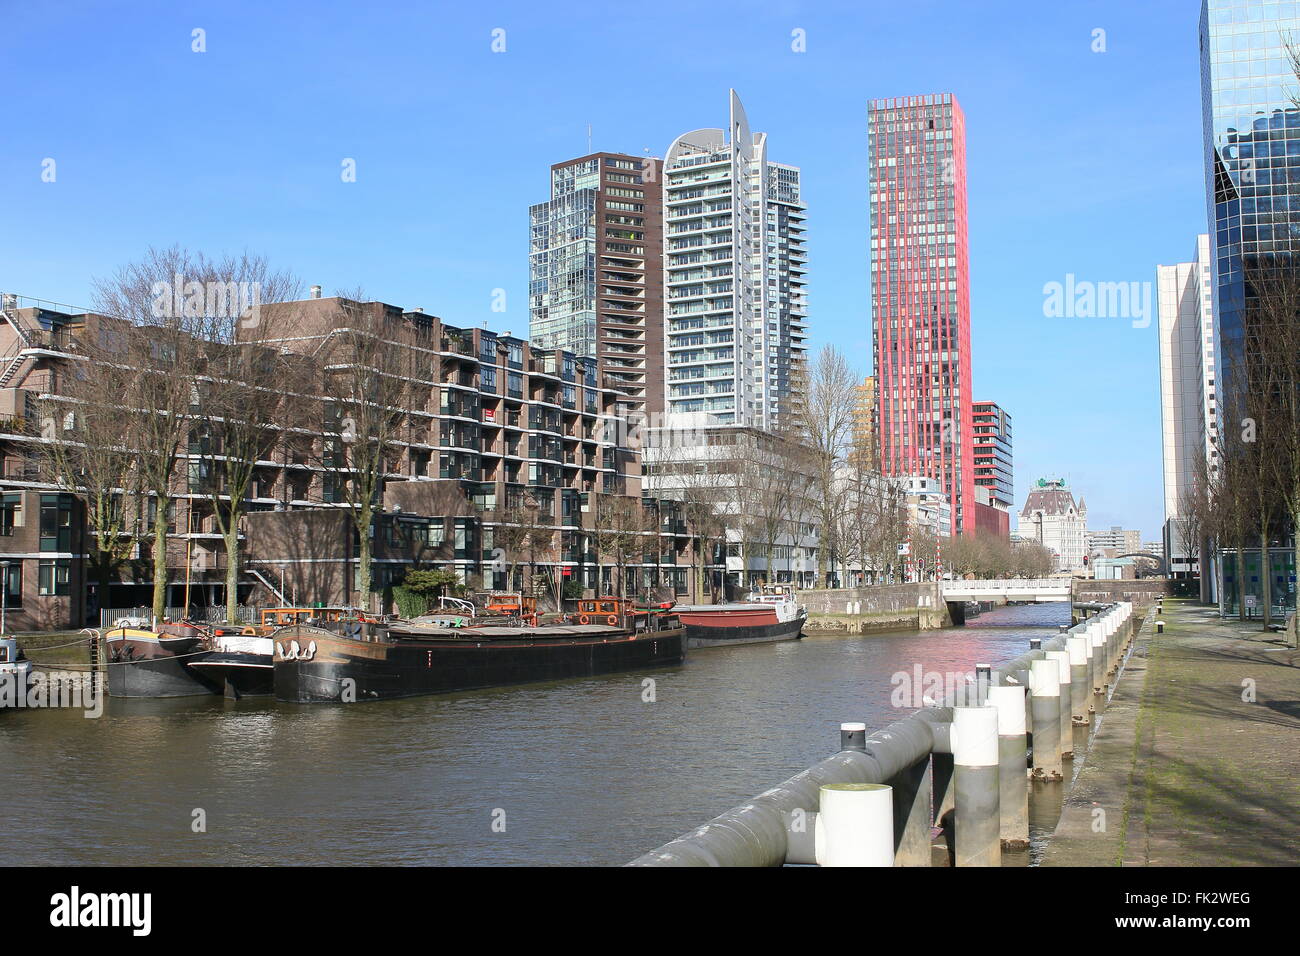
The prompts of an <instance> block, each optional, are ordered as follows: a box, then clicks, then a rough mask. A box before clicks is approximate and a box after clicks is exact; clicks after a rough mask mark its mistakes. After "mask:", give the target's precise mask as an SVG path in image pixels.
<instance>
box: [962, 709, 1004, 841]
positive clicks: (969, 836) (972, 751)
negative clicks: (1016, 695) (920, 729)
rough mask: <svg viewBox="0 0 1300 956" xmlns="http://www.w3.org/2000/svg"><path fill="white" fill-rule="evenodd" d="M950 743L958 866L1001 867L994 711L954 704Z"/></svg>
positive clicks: (996, 741)
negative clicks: (955, 801)
mask: <svg viewBox="0 0 1300 956" xmlns="http://www.w3.org/2000/svg"><path fill="white" fill-rule="evenodd" d="M952 744H953V764H954V776H955V779H956V789H957V808H956V811H955V813H954V816H955V818H956V822H955V827H954V829H955V831H956V832H955V834H954V836H955V840H954V851H955V852H954V862H955V864H956V865H957V866H1001V865H1002V840H1001V835H1000V834H1001V828H1002V822H1001V814H1000V811H999V808H998V805H999V787H998V710H997V708H996V707H954V708H953V709H952Z"/></svg>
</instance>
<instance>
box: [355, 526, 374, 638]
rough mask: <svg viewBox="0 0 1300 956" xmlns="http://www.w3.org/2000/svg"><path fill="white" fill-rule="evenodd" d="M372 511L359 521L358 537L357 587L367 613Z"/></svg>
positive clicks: (368, 607) (368, 605)
mask: <svg viewBox="0 0 1300 956" xmlns="http://www.w3.org/2000/svg"><path fill="white" fill-rule="evenodd" d="M371 518H372V516H371V513H370V511H369V509H367V510H366V511H365V513H364V515H363V520H362V521H361V522H360V523H359V527H358V529H357V530H358V531H359V532H360V533H359V534H358V535H357V539H358V541H359V542H360V545H359V547H358V548H357V581H356V589H357V592H358V593H359V594H360V600H359V602H358V603H359V604H360V605H361V609H362V610H363V611H365V612H366V613H367V614H368V613H370V610H371V608H370V600H371V592H370V580H371V578H370V548H371V544H370V524H371Z"/></svg>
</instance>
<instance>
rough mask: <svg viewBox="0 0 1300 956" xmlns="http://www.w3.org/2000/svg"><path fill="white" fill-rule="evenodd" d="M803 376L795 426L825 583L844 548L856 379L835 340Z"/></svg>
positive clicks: (818, 569)
mask: <svg viewBox="0 0 1300 956" xmlns="http://www.w3.org/2000/svg"><path fill="white" fill-rule="evenodd" d="M807 379H808V381H807V383H806V392H805V399H804V402H803V405H802V410H801V416H800V420H799V422H798V432H799V437H800V438H801V439H802V442H803V444H804V445H805V446H806V448H807V457H808V466H809V467H808V471H809V473H810V475H811V478H812V480H811V483H810V484H811V488H810V492H811V494H810V502H809V504H810V508H809V510H810V511H811V512H812V513H813V517H814V519H815V521H816V523H817V526H818V539H819V540H818V545H819V546H818V548H817V567H816V574H817V580H818V582H819V583H820V584H822V585H823V586H825V587H829V586H830V577H831V574H832V573H833V571H834V565H835V562H836V560H837V559H839V557H840V552H841V551H842V550H843V543H842V542H841V540H840V537H839V530H840V528H841V526H842V522H841V515H842V513H843V511H844V509H845V492H846V488H845V483H844V481H843V480H842V473H843V470H844V468H845V466H846V463H847V460H848V458H849V455H850V454H851V453H852V451H853V425H854V410H855V407H856V402H857V385H858V380H857V377H856V376H855V375H854V373H853V371H852V370H851V369H850V368H849V364H848V362H847V361H846V360H845V358H844V356H843V354H841V353H840V352H839V351H838V350H837V349H836V348H835V346H833V345H827V346H825V347H824V348H823V349H822V350H821V352H820V353H819V354H818V356H817V360H816V362H815V363H814V364H813V367H812V369H811V372H810V373H809V374H808V375H807Z"/></svg>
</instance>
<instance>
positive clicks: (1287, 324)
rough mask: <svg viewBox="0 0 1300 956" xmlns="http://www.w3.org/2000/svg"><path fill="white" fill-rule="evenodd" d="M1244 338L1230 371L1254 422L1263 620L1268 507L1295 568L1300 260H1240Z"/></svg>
mask: <svg viewBox="0 0 1300 956" xmlns="http://www.w3.org/2000/svg"><path fill="white" fill-rule="evenodd" d="M1245 282H1246V285H1247V287H1248V288H1249V290H1250V292H1251V293H1252V298H1250V299H1248V308H1247V314H1246V321H1245V323H1244V325H1245V330H1244V331H1245V338H1244V341H1243V348H1242V351H1243V353H1244V354H1243V355H1242V356H1241V358H1242V361H1241V363H1240V367H1239V370H1238V376H1237V377H1238V378H1244V379H1245V383H1244V387H1245V388H1246V389H1247V391H1248V400H1247V403H1246V404H1247V405H1248V411H1249V412H1251V413H1252V415H1251V417H1252V418H1254V423H1255V426H1256V434H1255V435H1254V437H1255V439H1256V440H1255V441H1254V442H1253V443H1248V444H1250V445H1253V447H1252V448H1251V449H1250V452H1248V454H1247V456H1246V458H1247V461H1248V462H1251V463H1253V464H1254V466H1255V467H1254V473H1255V475H1256V476H1257V478H1258V483H1259V487H1258V488H1257V490H1256V500H1257V505H1256V510H1257V512H1258V514H1257V519H1258V522H1259V527H1260V529H1261V532H1260V539H1261V540H1260V547H1261V561H1262V562H1263V570H1262V572H1261V574H1260V578H1261V580H1262V581H1264V582H1265V590H1264V595H1265V600H1264V604H1265V608H1264V626H1265V628H1267V627H1268V625H1269V621H1270V614H1271V609H1270V605H1271V603H1272V602H1271V599H1270V598H1271V595H1270V594H1269V588H1270V586H1271V583H1272V582H1271V579H1272V572H1271V568H1270V564H1271V562H1270V558H1269V531H1270V530H1271V519H1272V516H1273V512H1274V510H1280V511H1282V512H1283V513H1284V514H1285V515H1286V517H1287V518H1288V519H1289V522H1290V525H1291V531H1292V536H1293V545H1294V551H1293V556H1294V559H1295V561H1296V564H1295V567H1296V568H1297V569H1300V264H1297V263H1296V262H1294V261H1293V260H1292V259H1291V258H1289V257H1288V258H1281V257H1277V258H1273V257H1269V258H1267V259H1264V260H1262V261H1261V260H1257V261H1255V262H1252V263H1250V264H1248V267H1247V268H1246V270H1245Z"/></svg>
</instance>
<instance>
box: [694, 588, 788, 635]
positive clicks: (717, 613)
mask: <svg viewBox="0 0 1300 956" xmlns="http://www.w3.org/2000/svg"><path fill="white" fill-rule="evenodd" d="M673 611H674V612H675V613H676V614H677V616H678V617H679V618H680V619H681V622H682V624H683V625H685V627H686V641H687V646H688V647H692V648H702V647H720V646H722V645H724V644H766V643H769V642H772V641H795V640H798V639H799V638H800V637H802V636H803V625H804V622H805V621H806V620H808V610H807V608H805V607H804V606H803V605H801V604H799V602H798V601H796V600H795V596H794V588H793V587H791V586H789V585H784V584H774V585H764V586H763V587H761V588H760V589H759V590H758V591H756V592H754V593H753V594H751V595H750V599H749V600H748V601H741V602H737V603H735V604H696V605H678V606H677V607H675V608H673Z"/></svg>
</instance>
